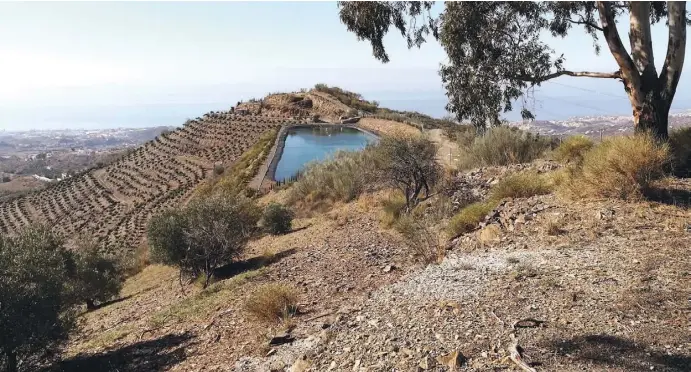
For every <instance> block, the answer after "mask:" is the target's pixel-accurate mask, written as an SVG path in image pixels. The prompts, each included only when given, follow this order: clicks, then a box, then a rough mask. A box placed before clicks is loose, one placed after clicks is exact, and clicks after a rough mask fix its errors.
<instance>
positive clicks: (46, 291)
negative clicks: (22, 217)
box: [0, 226, 123, 372]
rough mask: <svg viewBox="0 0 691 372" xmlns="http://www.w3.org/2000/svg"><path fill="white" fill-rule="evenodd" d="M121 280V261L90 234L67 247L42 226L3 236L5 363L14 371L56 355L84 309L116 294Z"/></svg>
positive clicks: (0, 337) (0, 314)
mask: <svg viewBox="0 0 691 372" xmlns="http://www.w3.org/2000/svg"><path fill="white" fill-rule="evenodd" d="M122 279H123V270H122V269H121V266H120V265H119V264H118V261H117V260H116V259H114V258H109V257H106V256H104V255H102V254H101V253H99V251H98V246H97V244H96V243H95V242H93V241H92V240H91V239H88V238H83V239H80V240H79V241H78V242H77V246H76V247H75V249H67V247H66V245H65V244H64V241H63V240H62V239H61V238H60V237H59V236H57V235H55V234H54V233H53V232H51V231H50V229H48V228H46V227H43V226H39V227H31V228H27V229H26V230H24V231H22V232H20V233H18V234H16V235H11V236H0V352H2V355H0V365H4V369H5V371H7V372H15V371H18V370H19V368H20V367H22V369H25V367H29V366H32V365H37V364H40V363H43V362H45V361H47V360H49V359H50V358H51V357H52V356H54V355H57V353H56V348H57V347H59V346H60V345H61V344H62V343H63V342H64V341H66V340H67V337H68V336H69V334H70V333H71V332H72V331H74V330H75V329H76V328H77V322H76V319H77V315H78V313H79V308H80V307H83V306H84V305H86V307H87V309H89V310H92V309H95V308H96V306H97V305H98V304H99V303H104V302H105V301H107V300H109V299H111V298H113V297H114V296H116V295H117V294H118V293H119V292H120V289H121V286H122Z"/></svg>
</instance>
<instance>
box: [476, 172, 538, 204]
mask: <svg viewBox="0 0 691 372" xmlns="http://www.w3.org/2000/svg"><path fill="white" fill-rule="evenodd" d="M551 191H552V187H551V185H550V183H549V180H548V179H547V178H546V177H545V176H544V175H541V174H538V173H537V172H530V171H528V172H521V173H516V174H514V175H511V176H509V177H506V178H504V179H502V180H501V181H499V182H498V183H497V184H495V185H494V186H492V189H491V190H490V199H491V200H494V201H497V202H498V201H500V200H501V199H504V198H529V197H531V196H534V195H544V194H549V193H550V192H551Z"/></svg>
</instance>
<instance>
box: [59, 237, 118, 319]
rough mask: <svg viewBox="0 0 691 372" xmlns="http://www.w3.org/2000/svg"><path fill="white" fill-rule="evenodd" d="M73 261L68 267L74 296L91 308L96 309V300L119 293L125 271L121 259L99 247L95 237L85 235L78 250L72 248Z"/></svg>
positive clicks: (78, 242)
mask: <svg viewBox="0 0 691 372" xmlns="http://www.w3.org/2000/svg"><path fill="white" fill-rule="evenodd" d="M70 255H71V259H72V262H73V265H70V266H72V267H71V268H69V269H70V270H69V276H70V279H71V280H72V285H73V286H74V287H73V290H74V293H73V296H74V299H75V300H79V301H82V302H83V303H86V308H87V309H88V310H93V309H96V302H99V303H103V302H105V301H108V300H110V299H111V298H113V297H115V296H117V295H118V294H119V293H120V289H121V288H122V282H123V280H124V278H123V272H122V270H121V268H120V267H119V263H118V261H117V260H116V259H114V258H112V257H106V256H105V255H103V254H102V253H100V252H99V251H98V245H97V243H96V241H94V240H93V239H91V238H89V237H85V236H82V237H80V238H79V239H78V241H77V247H76V250H74V251H71V252H70Z"/></svg>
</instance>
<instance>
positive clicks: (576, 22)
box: [567, 16, 603, 31]
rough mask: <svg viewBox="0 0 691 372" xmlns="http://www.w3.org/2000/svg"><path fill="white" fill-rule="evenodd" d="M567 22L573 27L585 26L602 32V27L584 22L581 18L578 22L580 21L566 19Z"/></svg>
mask: <svg viewBox="0 0 691 372" xmlns="http://www.w3.org/2000/svg"><path fill="white" fill-rule="evenodd" d="M567 21H568V22H569V23H573V24H574V25H585V26H588V27H592V28H594V29H596V30H598V31H603V29H602V27H600V26H599V25H597V24H595V23H592V22H588V21H586V20H585V19H584V18H583V17H582V16H581V20H580V21H575V20H573V19H568V20H567Z"/></svg>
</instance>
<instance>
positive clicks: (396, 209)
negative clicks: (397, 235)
mask: <svg viewBox="0 0 691 372" xmlns="http://www.w3.org/2000/svg"><path fill="white" fill-rule="evenodd" d="M381 205H382V209H383V211H382V214H383V216H382V223H383V224H384V226H386V227H391V226H393V225H394V224H395V223H396V221H398V219H399V218H400V217H401V213H403V211H404V209H405V207H406V205H405V197H403V195H401V193H398V192H396V193H391V194H389V195H388V196H387V197H386V199H384V200H382V202H381Z"/></svg>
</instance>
